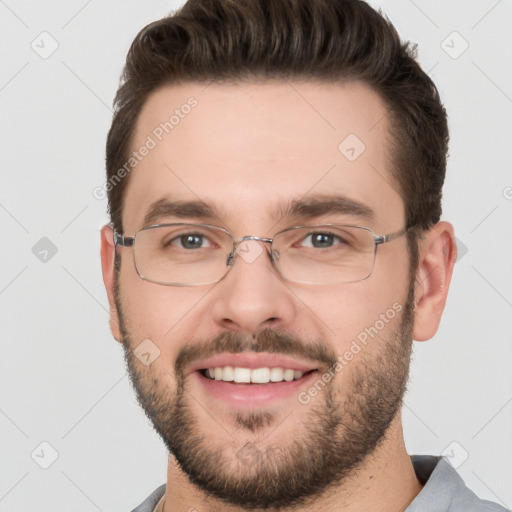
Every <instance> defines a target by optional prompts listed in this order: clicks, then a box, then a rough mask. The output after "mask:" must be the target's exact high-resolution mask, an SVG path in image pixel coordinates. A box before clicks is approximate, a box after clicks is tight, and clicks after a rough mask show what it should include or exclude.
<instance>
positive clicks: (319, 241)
mask: <svg viewBox="0 0 512 512" xmlns="http://www.w3.org/2000/svg"><path fill="white" fill-rule="evenodd" d="M345 243H346V242H345V240H343V239H342V238H341V237H339V236H337V235H334V234H332V233H324V232H316V233H310V234H309V235H307V236H306V237H305V238H303V239H302V240H301V242H300V244H299V245H301V246H302V247H313V248H315V249H324V248H329V247H333V246H335V245H341V244H345Z"/></svg>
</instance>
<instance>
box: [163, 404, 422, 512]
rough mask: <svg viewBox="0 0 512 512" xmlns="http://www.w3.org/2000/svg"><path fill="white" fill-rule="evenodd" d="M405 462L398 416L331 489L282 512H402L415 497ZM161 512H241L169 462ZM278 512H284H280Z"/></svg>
mask: <svg viewBox="0 0 512 512" xmlns="http://www.w3.org/2000/svg"><path fill="white" fill-rule="evenodd" d="M421 488H422V486H421V484H420V483H419V482H418V480H417V478H416V474H415V472H414V468H413V466H412V463H411V459H410V457H409V455H408V454H407V451H406V449H405V444H404V440H403V433H402V425H401V417H400V415H399V414H398V415H397V417H396V418H395V420H394V421H393V423H392V424H391V425H390V428H389V430H388V432H387V434H386V437H385V439H383V441H382V442H381V443H380V445H379V446H378V447H377V449H376V450H375V451H374V452H373V453H372V454H370V456H369V457H367V459H366V460H365V461H364V463H363V464H362V465H361V466H360V467H358V468H357V469H356V470H355V471H354V472H353V474H352V475H350V476H348V477H347V478H346V479H344V480H343V482H341V483H340V484H339V485H338V486H337V487H334V488H332V489H329V490H328V491H326V492H324V493H323V494H321V495H319V496H316V497H313V498H311V499H310V500H309V501H308V502H307V503H304V504H300V505H299V506H298V507H293V508H287V509H286V512H295V511H298V510H300V511H301V512H307V511H317V510H322V511H324V512H334V511H336V512H356V511H360V510H365V511H366V512H403V511H405V510H406V509H407V507H408V506H409V505H410V503H411V502H412V501H413V500H414V498H415V497H416V496H417V495H418V493H419V492H420V491H421ZM160 510H161V511H162V512H177V511H181V510H186V511H190V512H194V511H199V510H200V511H201V512H243V511H244V510H246V509H244V508H240V507H235V506H229V505H226V504H225V503H223V502H220V501H218V500H216V499H215V498H212V497H210V496H207V495H206V494H205V493H204V492H202V491H201V490H199V489H198V488H197V487H195V486H194V485H193V484H192V483H190V481H189V480H188V478H187V476H186V475H185V474H184V473H183V472H182V471H181V469H180V467H179V466H178V464H177V462H176V460H175V459H174V457H173V456H172V455H170V456H169V465H168V473H167V488H166V494H165V497H164V502H163V507H162V508H161V509H159V512H160ZM281 510H282V511H283V512H284V511H285V509H281Z"/></svg>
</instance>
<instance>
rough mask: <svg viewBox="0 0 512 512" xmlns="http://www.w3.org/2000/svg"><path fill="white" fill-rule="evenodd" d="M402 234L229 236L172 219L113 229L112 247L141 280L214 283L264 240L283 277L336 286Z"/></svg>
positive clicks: (351, 229)
mask: <svg viewBox="0 0 512 512" xmlns="http://www.w3.org/2000/svg"><path fill="white" fill-rule="evenodd" d="M406 232H407V229H402V230H401V231H397V232H395V233H389V234H387V235H375V234H374V233H373V231H372V230H371V229H369V228H365V227H362V226H351V225H342V224H323V225H317V226H294V227H291V228H288V229H285V230H283V231H280V232H279V233H277V234H276V235H275V236H274V237H273V238H262V237H259V236H244V237H241V238H233V236H232V235H231V234H230V233H229V232H228V231H226V230H225V229H223V228H220V227H218V226H211V225H208V224H188V223H173V224H157V225H154V226H149V227H146V228H143V229H141V230H140V231H137V233H135V235H134V236H133V237H127V236H124V235H121V234H120V233H118V232H117V231H114V244H115V246H116V248H117V246H122V247H132V249H133V257H134V263H135V268H136V269H137V273H138V274H139V276H140V277H141V278H142V279H145V280H146V281H151V282H152V283H157V284H163V285H168V286H199V285H207V284H214V283H217V282H219V281H220V280H221V279H223V278H224V277H225V276H226V275H227V273H228V272H229V270H230V269H231V268H232V266H233V265H234V263H235V261H236V259H237V257H238V256H240V257H241V258H242V259H244V260H245V262H246V263H251V262H252V261H254V260H255V259H256V258H257V257H259V255H260V254H261V253H262V252H263V250H262V248H261V243H264V244H269V245H268V249H267V252H268V255H269V257H270V259H271V261H272V263H273V265H274V268H275V269H276V270H277V272H278V273H279V275H280V276H281V277H282V278H283V279H285V280H287V281H291V282H294V283H303V284H342V283H351V282H355V281H363V280H364V279H367V278H368V277H369V276H370V274H371V273H372V271H373V266H374V263H375V256H376V254H377V246H378V245H380V244H384V243H387V242H391V241H392V240H395V239H396V238H398V237H400V236H402V235H403V234H405V233H406ZM251 242H252V244H253V245H251ZM258 246H259V247H258Z"/></svg>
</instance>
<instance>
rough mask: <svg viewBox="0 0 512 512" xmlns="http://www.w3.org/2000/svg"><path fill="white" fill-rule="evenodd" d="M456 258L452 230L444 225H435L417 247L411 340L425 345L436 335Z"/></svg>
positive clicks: (445, 223) (441, 223)
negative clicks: (417, 260) (417, 263)
mask: <svg viewBox="0 0 512 512" xmlns="http://www.w3.org/2000/svg"><path fill="white" fill-rule="evenodd" d="M456 258H457V245H456V243H455V236H454V231H453V226H452V225H451V224H450V223H448V222H444V221H442V222H438V223H437V224H436V225H435V226H433V227H432V228H430V229H429V230H428V231H427V232H426V233H425V234H424V239H422V240H421V241H420V243H419V266H418V270H417V273H416V282H415V294H414V295H415V317H414V326H413V339H415V340H417V341H426V340H429V339H430V338H432V337H433V336H434V335H435V333H436V332H437V329H438V327H439V323H440V321H441V316H442V314H443V310H444V306H445V304H446V298H447V295H448V289H449V287H450V281H451V278H452V273H453V267H454V265H455V260H456Z"/></svg>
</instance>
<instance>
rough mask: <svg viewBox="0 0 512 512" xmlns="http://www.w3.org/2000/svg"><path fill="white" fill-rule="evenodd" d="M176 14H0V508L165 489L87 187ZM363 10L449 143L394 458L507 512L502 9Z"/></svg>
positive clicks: (508, 85)
mask: <svg viewBox="0 0 512 512" xmlns="http://www.w3.org/2000/svg"><path fill="white" fill-rule="evenodd" d="M179 5H180V4H179V3H177V2H173V1H164V0H149V1H145V2H142V1H139V2H136V1H135V0H128V1H126V0H125V1H121V0H109V1H104V2H100V1H99V0H89V1H85V0H68V1H67V2H57V1H56V0H52V1H46V2H44V1H43V2H35V1H26V0H5V1H1V2H0V34H1V36H0V37H1V50H2V53H1V55H2V58H1V62H0V67H1V73H0V109H1V110H0V141H1V148H2V151H1V152H0V172H1V185H0V223H1V245H0V258H1V260H0V329H1V338H0V343H1V357H0V390H1V394H0V450H1V455H0V512H32V511H34V512H35V511H38V512H69V511H75V512H89V511H92V512H93V511H96V510H100V511H104V512H107V511H128V510H131V509H132V508H133V507H135V506H136V505H137V504H139V503H140V502H141V501H142V500H143V499H144V498H145V497H146V496H147V495H148V494H149V493H150V492H151V491H153V490H154V488H156V487H157V486H158V485H160V484H162V483H164V482H165V478H166V462H167V456H166V452H165V447H164V445H163V443H162V442H161V441H160V439H159V438H158V436H157V435H156V434H155V433H154V432H153V430H152V428H151V425H150V423H149V421H148V420H147V419H146V418H145V416H144V414H143V412H142V410H141V409H140V408H139V407H138V405H137V403H136V400H135V398H134V393H133V391H132V389H131V387H130V383H129V380H128V378H127V376H126V372H125V368H124V363H123V358H122V350H121V347H120V346H119V344H118V343H116V342H115V341H114V340H113V339H112V337H111V334H110V331H109V328H108V315H107V300H106V295H105V291H104V289H103V283H102V280H101V272H100V261H99V229H100V227H101V226H102V224H104V223H105V222H107V220H108V219H107V216H106V200H105V199H103V200H98V199H96V198H95V197H94V196H93V190H94V188H95V187H98V186H101V185H102V184H103V182H104V146H105V137H106V134H107V131H108V128H109V126H110V121H111V116H112V113H111V105H112V99H113V97H114V94H115V91H116V89H117V85H118V79H119V76H120V73H121V69H122V66H123V62H124V58H125V55H126V52H127V50H128V47H129V44H130V42H131V40H132V39H133V37H134V36H135V34H136V33H137V32H138V31H139V29H141V28H142V27H143V26H144V25H145V24H147V23H149V22H150V21H153V20H155V19H158V18H160V17H162V16H164V15H166V14H167V13H168V12H169V11H171V10H173V9H175V8H177V7H178V6H179ZM373 5H375V6H380V7H382V9H383V10H384V12H385V13H386V15H387V16H388V17H389V18H390V19H391V20H392V21H393V22H394V24H395V25H396V27H397V29H398V31H399V32H400V34H401V35H402V37H403V38H405V39H408V40H411V41H414V42H416V43H417V44H418V46H419V59H420V62H421V64H422V65H423V67H424V68H425V69H426V70H427V71H428V72H429V73H430V75H431V76H432V77H433V79H434V81H435V82H436V84H437V85H438V87H439V90H440V93H441V96H442V99H443V102H444V103H445V105H446V108H447V110H448V113H449V117H450V128H451V146H450V159H449V166H448V175H447V179H446V186H445V192H444V213H443V218H444V219H445V220H449V221H451V222H452V223H453V224H454V226H455V230H456V235H457V239H458V246H459V261H458V262H457V264H456V268H455V274H454V277H453V281H452V286H451V291H450V296H449V300H448V303H447V306H446V311H445V314H444V318H443V321H442V324H441V327H440V329H439V332H438V333H437V335H436V336H435V338H434V339H432V340H431V341H429V342H424V343H415V353H414V360H413V365H412V370H411V382H410V386H409V391H408V394H407V396H406V400H405V408H404V424H405V426H404V429H405V437H406V441H407V446H408V450H409V452H410V453H425V454H440V453H445V454H447V455H448V456H450V458H451V460H452V463H453V464H454V465H456V466H457V467H458V471H459V473H460V474H461V475H462V477H463V478H464V479H465V481H466V483H467V484H468V485H469V486H470V487H471V488H472V489H473V490H474V491H475V492H476V493H477V494H478V495H480V496H481V497H484V498H487V499H490V500H493V501H497V502H498V503H501V504H504V505H506V506H507V507H508V508H510V507H511V506H512V486H511V485H510V482H511V481H512V435H511V432H512V372H511V363H512V344H511V318H512V315H511V313H512V286H511V284H512V265H511V262H512V250H511V249H512V237H511V231H512V174H511V168H512V165H511V164H512V153H511V143H512V123H511V122H510V119H511V116H512V71H511V64H510V63H511V62H512V32H511V31H510V30H509V28H510V25H511V24H512V3H511V2H510V1H508V0H501V1H498V0H480V1H478V2H467V1H463V0H451V1H445V0H435V1H432V0H430V1H427V0H415V1H413V0H393V1H391V0H389V1H382V2H378V1H375V2H373ZM45 466H47V468H46V469H45V468H44V467H45Z"/></svg>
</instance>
